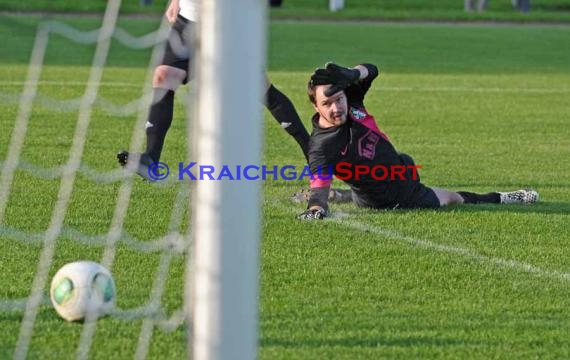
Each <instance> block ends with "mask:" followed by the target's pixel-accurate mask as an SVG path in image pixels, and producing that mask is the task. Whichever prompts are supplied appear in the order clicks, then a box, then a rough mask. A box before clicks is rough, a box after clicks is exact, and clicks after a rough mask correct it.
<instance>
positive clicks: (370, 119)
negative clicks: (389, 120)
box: [348, 107, 390, 141]
mask: <svg viewBox="0 0 570 360" xmlns="http://www.w3.org/2000/svg"><path fill="white" fill-rule="evenodd" d="M348 116H350V118H351V119H352V120H353V121H355V122H358V123H361V124H362V125H364V126H366V127H367V128H369V129H370V130H372V131H374V132H375V133H377V134H378V135H380V136H382V138H383V139H384V140H386V141H390V138H389V137H388V135H386V134H385V133H384V132H382V131H381V130H380V129H379V128H378V124H376V119H374V116H372V115H370V114H369V113H368V112H367V111H366V109H365V108H355V107H350V109H349V110H348Z"/></svg>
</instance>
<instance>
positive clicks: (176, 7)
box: [117, 0, 309, 180]
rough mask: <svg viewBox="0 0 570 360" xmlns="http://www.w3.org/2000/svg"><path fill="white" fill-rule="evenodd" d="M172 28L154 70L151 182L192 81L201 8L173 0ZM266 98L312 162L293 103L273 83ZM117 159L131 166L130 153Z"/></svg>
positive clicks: (144, 171)
mask: <svg viewBox="0 0 570 360" xmlns="http://www.w3.org/2000/svg"><path fill="white" fill-rule="evenodd" d="M165 16H166V18H167V19H168V21H169V22H170V23H171V24H172V29H171V31H170V34H169V36H168V42H167V44H166V48H165V52H164V56H163V59H162V61H161V63H160V65H158V66H157V67H156V69H155V70H154V75H153V79H152V87H153V101H152V104H151V106H150V110H149V115H148V120H147V122H146V139H147V142H146V150H145V152H144V153H142V154H141V156H140V164H139V166H138V171H137V173H138V174H139V175H141V176H142V177H144V178H145V179H147V180H151V179H150V177H149V175H148V166H149V165H151V164H152V163H155V162H158V161H159V160H160V154H161V152H162V148H163V145H164V139H165V137H166V133H167V132H168V129H169V128H170V124H171V123H172V118H173V110H174V93H175V91H176V89H178V87H179V86H180V85H181V84H186V83H187V82H188V79H189V74H188V69H189V68H190V61H191V60H192V57H193V49H192V48H191V47H188V44H191V41H192V40H193V31H194V28H195V22H196V20H197V4H196V1H194V0H171V2H170V4H169V6H168V9H167V10H166V13H165ZM267 84H268V88H267V92H266V94H265V99H266V101H265V106H266V107H267V109H268V110H269V111H270V112H271V114H272V115H273V117H274V118H275V119H276V120H277V122H278V123H279V124H280V125H281V127H282V128H284V129H285V131H287V133H289V134H290V135H291V136H293V137H294V138H295V140H296V141H297V143H298V144H299V146H300V147H301V150H302V151H303V154H304V155H305V158H306V159H308V153H307V151H308V148H309V133H308V132H307V129H306V128H305V126H304V125H303V123H302V122H301V119H300V118H299V115H298V114H297V111H296V110H295V107H294V106H293V103H291V101H290V100H289V98H288V97H287V96H285V95H284V94H283V93H282V92H281V91H279V90H278V89H276V88H275V87H274V86H273V85H272V84H271V83H270V82H269V80H268V81H267ZM117 158H118V159H119V163H120V164H121V165H122V166H125V165H126V164H127V162H128V158H129V153H128V152H127V151H124V150H123V151H121V152H120V153H119V154H118V155H117Z"/></svg>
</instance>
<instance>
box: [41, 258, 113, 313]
mask: <svg viewBox="0 0 570 360" xmlns="http://www.w3.org/2000/svg"><path fill="white" fill-rule="evenodd" d="M115 295H116V293H115V282H114V281H113V276H112V275H111V272H109V270H107V269H106V268H105V267H103V266H102V265H100V264H98V263H96V262H92V261H76V262H72V263H69V264H65V265H64V266H63V267H62V268H61V269H59V270H58V271H57V273H56V274H55V276H54V277H53V280H52V282H51V288H50V298H51V303H52V304H53V307H54V308H55V310H56V311H57V313H58V314H59V315H60V316H61V317H62V318H64V319H65V320H67V321H75V320H82V319H84V318H85V317H86V316H87V314H88V313H89V314H91V313H92V314H93V315H94V316H95V317H96V318H97V317H100V316H103V315H105V314H107V313H108V312H109V311H110V310H112V309H113V308H114V307H115Z"/></svg>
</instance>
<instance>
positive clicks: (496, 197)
mask: <svg viewBox="0 0 570 360" xmlns="http://www.w3.org/2000/svg"><path fill="white" fill-rule="evenodd" d="M458 194H459V195H461V197H462V198H463V201H464V202H465V204H483V203H492V204H498V203H500V202H501V195H500V194H499V193H497V192H491V193H488V194H475V193H472V192H467V191H459V192H458Z"/></svg>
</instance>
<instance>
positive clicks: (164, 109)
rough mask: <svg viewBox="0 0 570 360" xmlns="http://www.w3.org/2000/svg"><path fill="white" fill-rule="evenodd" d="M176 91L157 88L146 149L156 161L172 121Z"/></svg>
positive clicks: (150, 113)
mask: <svg viewBox="0 0 570 360" xmlns="http://www.w3.org/2000/svg"><path fill="white" fill-rule="evenodd" d="M173 113H174V91H172V90H166V89H159V88H155V89H154V91H153V99H152V105H151V106H150V111H149V113H148V120H147V123H146V151H145V154H147V155H148V156H150V157H151V158H152V159H153V160H154V161H158V160H159V159H160V153H161V152H162V146H163V145H164V138H165V137H166V133H167V132H168V129H169V128H170V124H171V123H172V116H173Z"/></svg>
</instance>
